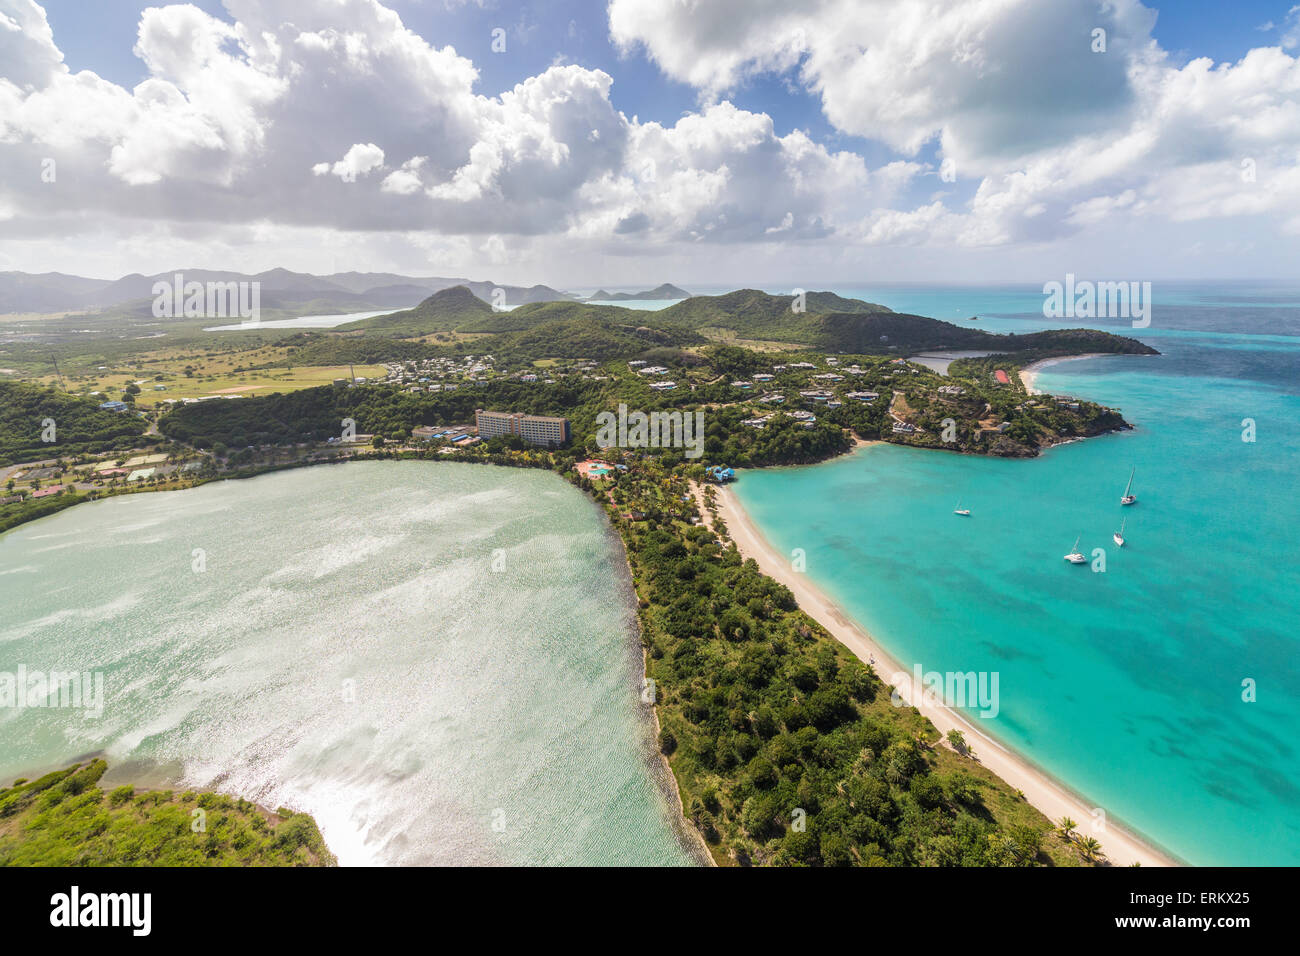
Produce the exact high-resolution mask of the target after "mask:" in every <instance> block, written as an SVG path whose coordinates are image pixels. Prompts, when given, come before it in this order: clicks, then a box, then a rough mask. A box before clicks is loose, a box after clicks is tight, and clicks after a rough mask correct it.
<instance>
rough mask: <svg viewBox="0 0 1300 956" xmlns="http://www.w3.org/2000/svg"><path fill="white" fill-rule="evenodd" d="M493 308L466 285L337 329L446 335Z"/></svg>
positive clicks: (487, 314) (479, 317)
mask: <svg viewBox="0 0 1300 956" xmlns="http://www.w3.org/2000/svg"><path fill="white" fill-rule="evenodd" d="M493 314H494V313H493V311H492V306H490V305H488V303H486V302H484V301H483V300H482V299H480V298H479V297H478V296H476V295H475V294H474V293H473V292H471V291H470V290H469V289H468V288H466V287H465V286H463V285H457V286H452V287H451V288H450V289H443V290H442V291H441V292H435V293H434V294H433V295H431V296H429V297H428V298H427V299H425V300H424V301H423V302H421V303H420V304H419V305H417V306H416V307H415V308H413V309H406V310H404V311H401V312H393V313H391V314H389V315H376V316H374V317H373V318H369V319H359V320H357V321H356V322H348V323H345V324H344V325H341V326H337V328H339V329H341V330H345V331H350V330H353V329H377V330H383V331H386V332H397V333H402V334H407V335H424V334H426V333H428V332H446V331H450V330H452V329H456V328H459V327H460V326H462V325H466V324H468V323H472V322H474V321H475V320H477V319H481V318H484V317H486V316H490V315H493Z"/></svg>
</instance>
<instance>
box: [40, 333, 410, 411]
mask: <svg viewBox="0 0 1300 956" xmlns="http://www.w3.org/2000/svg"><path fill="white" fill-rule="evenodd" d="M276 351H277V350H275V349H272V348H265V349H257V350H255V351H252V352H241V353H237V354H220V355H212V356H206V357H196V356H195V355H194V354H193V353H185V354H183V355H179V356H176V357H160V358H154V359H152V360H148V361H145V362H142V363H141V367H140V368H131V369H106V370H104V371H101V372H98V374H95V375H85V376H78V377H76V378H73V379H66V378H65V382H66V385H67V388H68V390H69V391H71V392H74V393H81V394H87V393H90V392H99V393H100V394H101V395H102V396H104V397H106V398H121V396H122V390H123V389H124V388H126V386H127V385H130V384H131V383H133V382H134V383H137V384H139V386H140V394H139V395H137V396H136V407H138V408H142V409H147V408H153V407H155V406H157V405H159V404H161V403H162V402H163V401H164V400H166V399H169V398H171V399H179V398H202V397H203V396H205V395H265V394H268V393H270V392H291V391H296V390H297V389H300V388H314V387H315V386H317V385H328V384H330V382H332V381H334V379H336V378H348V377H349V375H351V370H349V368H348V366H346V365H305V366H301V367H295V368H270V369H260V370H257V371H248V370H247V368H248V366H249V365H259V364H262V363H263V362H266V361H274V360H276V357H275V356H274V353H275V352H276ZM263 353H265V354H263ZM187 366H189V367H190V369H191V373H190V374H189V375H186V374H185V369H186V367H187ZM355 371H356V374H357V375H358V376H359V377H364V378H375V377H377V376H383V375H384V367H383V366H382V365H358V366H356V368H355ZM38 380H39V381H40V382H42V383H44V384H46V385H57V384H58V379H57V378H56V377H55V376H54V375H44V376H41V377H40V378H39V379H38ZM159 385H161V386H162V389H161V390H159V389H157V388H156V386H159Z"/></svg>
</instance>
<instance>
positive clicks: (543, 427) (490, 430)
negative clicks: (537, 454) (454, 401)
mask: <svg viewBox="0 0 1300 956" xmlns="http://www.w3.org/2000/svg"><path fill="white" fill-rule="evenodd" d="M474 424H475V426H477V428H478V433H479V437H480V438H493V437H495V436H497V435H518V436H519V437H520V438H522V439H523V440H524V441H526V442H528V443H529V444H531V445H546V446H550V445H557V446H558V445H563V444H564V443H565V442H567V441H568V440H569V420H568V419H567V418H553V417H551V416H549V415H523V414H520V413H519V412H485V411H483V409H481V408H477V409H475V410H474Z"/></svg>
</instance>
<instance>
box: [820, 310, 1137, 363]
mask: <svg viewBox="0 0 1300 956" xmlns="http://www.w3.org/2000/svg"><path fill="white" fill-rule="evenodd" d="M808 333H809V335H808V338H806V339H803V340H802V341H803V342H804V343H806V344H809V345H814V346H816V347H818V348H823V349H826V350H827V351H832V352H848V353H853V354H863V353H872V352H875V353H878V354H880V353H889V352H899V353H909V352H920V351H926V350H929V349H972V350H975V349H979V350H985V351H989V352H1026V351H1036V352H1062V353H1070V354H1083V353H1085V352H1110V353H1126V354H1135V355H1154V354H1156V350H1155V349H1153V348H1151V347H1150V346H1147V345H1144V344H1143V343H1141V342H1139V341H1138V340H1137V339H1131V338H1125V337H1123V336H1119V335H1112V334H1111V333H1109V332H1101V331H1098V330H1096V329H1054V330H1051V331H1044V332H1033V333H1030V334H1028V335H1016V334H1015V333H1011V334H1007V335H996V334H994V333H992V332H984V331H982V330H980V329H972V328H969V327H967V326H959V325H953V324H952V323H951V322H943V321H940V320H939V319H930V318H926V317H925V316H921V315H907V314H903V313H896V312H891V313H888V314H885V315H881V314H869V315H844V314H841V313H833V314H830V315H814V316H812V317H811V318H810V320H809V322H808Z"/></svg>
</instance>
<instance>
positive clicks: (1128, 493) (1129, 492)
mask: <svg viewBox="0 0 1300 956" xmlns="http://www.w3.org/2000/svg"><path fill="white" fill-rule="evenodd" d="M1136 473H1137V466H1136V465H1135V466H1134V467H1133V470H1132V471H1130V472H1129V473H1128V484H1127V485H1125V486H1124V497H1123V498H1121V499H1119V503H1120V504H1122V505H1131V504H1132V503H1133V502H1135V501H1137V500H1138V496H1137V495H1135V494H1133V476H1134V475H1135V474H1136Z"/></svg>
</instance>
